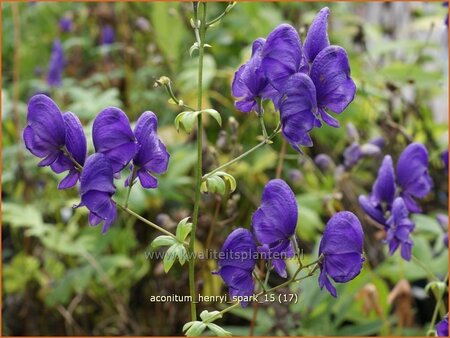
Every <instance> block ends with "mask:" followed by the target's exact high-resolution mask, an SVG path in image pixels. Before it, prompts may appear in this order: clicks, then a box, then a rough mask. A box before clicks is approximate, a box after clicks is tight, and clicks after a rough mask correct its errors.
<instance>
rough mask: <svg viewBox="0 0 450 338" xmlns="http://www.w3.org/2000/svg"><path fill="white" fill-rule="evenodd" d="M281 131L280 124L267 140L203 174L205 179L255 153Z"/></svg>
mask: <svg viewBox="0 0 450 338" xmlns="http://www.w3.org/2000/svg"><path fill="white" fill-rule="evenodd" d="M279 131H280V126H278V127H277V128H276V129H275V130H274V131H273V133H272V134H271V135H270V136H269V137H268V138H267V139H265V140H263V141H261V142H260V143H258V144H257V145H256V146H254V147H253V148H250V149H249V150H247V151H246V152H245V153H243V154H241V155H239V156H238V157H236V158H234V159H232V160H231V161H228V162H226V163H224V164H222V165H221V166H219V167H217V168H216V169H214V170H212V171H210V172H209V173H207V174H205V175H204V176H203V180H206V179H207V178H208V177H210V176H212V175H214V174H215V173H216V172H218V171H220V170H222V169H225V168H227V167H229V166H231V165H232V164H234V163H236V162H239V161H240V160H242V159H243V158H244V157H247V156H248V155H250V154H251V153H253V152H254V151H255V150H257V149H259V148H261V147H263V146H265V145H266V144H269V143H270V141H271V140H272V139H273V138H274V137H275V136H276V135H277V134H278V132H279Z"/></svg>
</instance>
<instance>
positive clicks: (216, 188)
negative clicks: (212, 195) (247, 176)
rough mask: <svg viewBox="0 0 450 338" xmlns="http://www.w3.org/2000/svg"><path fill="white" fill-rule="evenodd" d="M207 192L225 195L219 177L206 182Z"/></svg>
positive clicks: (222, 182)
mask: <svg viewBox="0 0 450 338" xmlns="http://www.w3.org/2000/svg"><path fill="white" fill-rule="evenodd" d="M207 185H208V190H209V191H210V192H217V193H219V194H220V195H223V194H225V182H224V181H223V180H222V178H220V177H219V176H216V175H214V176H211V177H209V178H208V180H207Z"/></svg>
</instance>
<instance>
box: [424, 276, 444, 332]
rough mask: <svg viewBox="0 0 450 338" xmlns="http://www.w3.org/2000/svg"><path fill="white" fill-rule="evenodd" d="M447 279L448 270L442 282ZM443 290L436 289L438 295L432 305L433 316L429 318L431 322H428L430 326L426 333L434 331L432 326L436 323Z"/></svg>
mask: <svg viewBox="0 0 450 338" xmlns="http://www.w3.org/2000/svg"><path fill="white" fill-rule="evenodd" d="M447 281H448V272H447V274H446V275H445V278H444V282H443V283H444V284H447ZM444 293H445V292H442V291H438V292H437V294H438V297H437V299H436V306H435V307H434V311H433V317H432V318H431V323H430V326H429V327H428V335H429V334H430V332H433V333H434V326H435V324H436V320H437V315H438V313H439V308H440V307H441V304H442V296H443V294H444Z"/></svg>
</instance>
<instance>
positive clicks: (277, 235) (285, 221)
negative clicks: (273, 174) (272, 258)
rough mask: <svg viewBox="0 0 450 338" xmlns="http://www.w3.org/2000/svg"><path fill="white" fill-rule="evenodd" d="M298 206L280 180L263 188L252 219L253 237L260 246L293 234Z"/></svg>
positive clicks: (284, 183)
mask: <svg viewBox="0 0 450 338" xmlns="http://www.w3.org/2000/svg"><path fill="white" fill-rule="evenodd" d="M297 218H298V206H297V201H296V199H295V196H294V193H293V192H292V190H291V188H290V187H289V186H288V185H287V183H286V182H284V181H283V180H280V179H275V180H271V181H269V183H267V184H266V186H265V187H264V191H263V194H262V198H261V206H260V207H259V208H258V210H256V212H255V213H254V214H253V217H252V228H253V231H254V234H255V237H256V238H257V239H258V241H259V242H260V243H261V244H272V243H274V242H278V241H280V240H286V239H289V238H290V237H292V236H293V235H294V233H295V228H296V226H297Z"/></svg>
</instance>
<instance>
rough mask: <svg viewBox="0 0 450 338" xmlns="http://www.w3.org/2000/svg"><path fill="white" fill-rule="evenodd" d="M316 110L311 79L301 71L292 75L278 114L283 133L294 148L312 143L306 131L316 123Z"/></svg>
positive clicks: (314, 92)
mask: <svg viewBox="0 0 450 338" xmlns="http://www.w3.org/2000/svg"><path fill="white" fill-rule="evenodd" d="M316 112H317V102H316V90H315V87H314V84H313V83H312V81H311V79H310V78H309V77H308V76H307V75H305V74H302V73H297V74H295V75H292V76H291V77H290V78H289V80H288V81H287V84H286V91H285V97H284V98H283V99H282V101H281V104H280V115H281V124H282V131H283V135H284V137H285V138H286V139H287V141H288V142H289V143H290V144H291V145H292V146H293V147H294V148H295V149H297V150H299V146H298V145H303V146H311V145H312V141H311V138H310V137H309V135H308V132H309V131H310V130H311V129H313V128H314V126H315V124H316V121H317V117H316V116H315V113H316Z"/></svg>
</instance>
